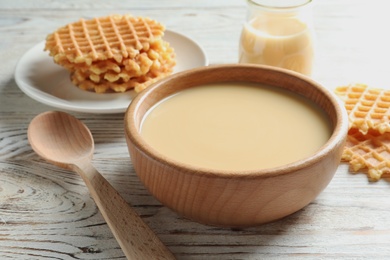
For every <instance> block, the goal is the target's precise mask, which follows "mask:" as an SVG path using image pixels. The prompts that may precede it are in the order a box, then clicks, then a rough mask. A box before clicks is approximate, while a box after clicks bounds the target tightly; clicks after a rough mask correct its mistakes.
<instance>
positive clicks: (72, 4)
mask: <svg viewBox="0 0 390 260" xmlns="http://www.w3.org/2000/svg"><path fill="white" fill-rule="evenodd" d="M314 3H315V5H314V15H315V17H314V23H315V28H316V32H317V64H316V66H315V70H314V75H313V77H314V78H315V79H316V80H318V81H319V82H320V83H321V84H323V85H324V86H326V87H328V88H330V89H333V88H334V87H336V86H337V85H341V84H348V83H350V82H362V83H369V84H371V85H374V86H377V87H385V88H390V77H388V71H389V69H388V68H389V66H388V60H390V48H389V46H390V44H389V41H390V38H389V37H388V36H387V28H386V26H387V25H388V24H390V23H389V20H390V16H389V15H388V8H387V6H388V3H387V1H384V0H373V1H363V0H316V1H314ZM125 12H131V13H133V14H135V15H146V16H150V17H153V18H155V19H158V20H160V21H161V22H163V23H165V24H166V26H167V28H169V29H171V30H175V31H178V32H181V33H184V34H186V35H187V36H189V37H191V38H193V39H195V40H196V41H197V42H199V43H200V44H201V45H202V46H203V47H204V49H205V51H206V53H207V55H208V57H209V61H210V63H211V64H219V63H232V62H236V61H237V58H238V54H237V51H238V38H239V34H240V30H241V27H242V23H243V21H244V20H245V1H243V0H215V1H208V0H207V1H206V0H200V1H189V0H181V1H179V0H164V1H152V0H145V1H135V0H128V1H101V0H99V1H91V0H85V1H76V0H71V1H48V0H37V1H23V0H13V1H8V0H0V36H1V41H0V57H1V58H2V62H1V63H0V259H125V256H124V253H123V251H122V250H121V249H120V246H119V244H118V243H117V242H116V240H115V238H114V237H113V235H112V233H111V231H110V230H109V228H108V226H107V224H106V222H105V221H104V219H103V217H102V215H101V214H100V213H99V210H98V209H97V207H96V205H95V203H94V201H93V200H92V198H91V197H90V195H89V193H88V190H87V188H86V186H85V184H84V182H83V181H82V179H81V178H80V177H79V176H78V175H77V174H74V173H72V172H69V171H67V170H64V169H60V168H58V167H57V166H54V165H51V164H49V163H47V162H46V161H44V160H43V159H41V158H40V157H39V156H38V155H36V154H35V153H34V152H33V151H32V149H31V147H30V146H29V144H28V141H27V127H28V124H29V122H30V121H31V120H32V118H34V117H35V116H36V115H37V114H39V113H41V112H44V111H48V110H52V109H53V108H51V107H49V106H46V105H43V104H40V103H38V102H36V101H34V100H32V99H31V98H29V97H27V96H26V95H25V94H24V93H23V92H21V91H20V90H19V88H18V87H17V85H16V83H15V80H14V77H13V73H14V69H15V66H16V64H17V61H18V59H19V58H20V57H21V56H22V55H23V53H24V52H25V51H27V50H28V49H29V48H31V47H32V46H34V45H35V44H36V43H38V42H41V41H42V40H43V39H44V38H45V36H46V35H47V34H48V33H50V32H52V31H53V30H54V29H55V28H57V27H59V26H62V25H64V24H66V23H68V22H72V21H75V20H77V19H79V18H80V17H87V18H88V17H93V16H100V15H106V14H111V13H125ZM72 115H74V116H76V117H77V118H79V119H81V120H82V121H83V122H84V123H85V124H86V125H87V126H88V127H89V128H90V129H91V132H92V134H93V136H94V139H95V154H94V159H93V164H94V166H95V167H96V168H97V170H98V171H99V172H101V173H102V174H103V175H104V177H105V178H106V179H107V180H108V181H109V182H110V183H111V184H112V185H113V187H114V188H115V189H117V190H118V191H119V193H120V194H121V195H122V196H123V197H124V198H125V200H126V201H127V202H129V203H131V204H132V205H133V206H134V208H135V210H136V211H137V213H138V214H140V215H141V217H142V218H143V220H144V221H145V222H146V223H147V224H148V225H149V226H150V227H151V228H152V230H153V231H154V232H155V233H156V234H157V235H158V236H159V238H160V239H161V240H162V241H163V243H164V244H165V245H167V246H168V248H169V249H170V250H171V251H172V252H173V253H174V255H175V256H176V257H177V258H178V259H285V258H289V259H388V258H389V257H390V228H389V225H390V220H389V217H388V214H389V208H390V200H389V192H390V191H389V179H383V180H380V181H378V182H375V183H370V182H369V181H368V179H367V177H366V176H365V175H364V174H356V175H354V174H350V173H349V172H348V166H347V165H346V164H341V165H340V166H339V168H338V170H337V172H336V175H335V177H334V178H333V180H332V181H331V183H330V185H329V186H328V187H327V188H326V189H325V190H324V191H323V192H322V193H321V194H320V196H319V197H318V198H317V199H316V200H315V201H314V202H313V203H311V204H310V205H308V206H307V207H305V208H304V209H303V210H301V211H299V212H297V213H295V214H293V215H292V216H289V217H288V218H285V219H283V220H280V221H277V222H274V223H270V224H266V225H263V226H259V227H254V228H247V229H240V230H231V229H226V228H215V227H211V226H205V225H202V224H198V223H195V222H192V221H189V220H187V219H184V218H182V217H180V216H178V215H176V214H175V213H173V212H172V211H170V210H169V209H167V208H165V207H163V206H161V204H160V203H158V202H157V201H156V200H155V199H154V198H153V197H152V196H151V195H150V194H149V193H148V192H147V191H146V189H145V188H144V187H143V186H142V184H141V183H140V181H139V179H138V178H137V176H136V175H135V173H134V169H133V166H132V164H131V163H130V162H129V155H128V151H127V147H126V142H125V137H124V130H123V118H124V115H123V114H114V115H96V114H85V113H76V112H74V113H72Z"/></svg>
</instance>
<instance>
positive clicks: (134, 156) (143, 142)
mask: <svg viewBox="0 0 390 260" xmlns="http://www.w3.org/2000/svg"><path fill="white" fill-rule="evenodd" d="M347 131H348V120H347V114H346V111H345V109H344V108H343V105H342V104H341V103H340V101H339V100H338V99H337V97H335V96H334V94H333V93H331V92H330V91H329V90H327V89H326V88H324V87H322V86H321V85H320V84H318V83H316V82H314V81H313V80H311V79H310V78H309V77H307V76H304V75H302V74H300V73H296V72H293V71H290V70H286V69H281V68H276V67H272V66H265V65H253V64H226V65H215V66H208V67H203V68H197V69H192V70H189V71H184V72H181V73H177V74H174V75H172V76H169V77H167V78H166V79H163V80H161V81H158V82H156V83H155V84H153V85H152V86H150V87H149V88H147V89H146V90H144V91H143V92H142V93H141V94H139V95H138V96H137V97H136V98H135V99H134V100H133V101H132V102H131V104H130V106H129V108H128V109H127V111H126V115H125V133H126V141H127V145H128V149H129V154H130V158H131V161H132V164H133V167H134V169H135V172H136V173H137V175H138V177H139V178H140V180H141V182H142V183H143V184H144V185H145V187H146V188H147V189H148V190H149V192H150V193H151V194H152V195H153V196H155V197H156V198H157V199H158V200H159V201H160V202H161V203H162V204H163V205H165V206H167V207H169V208H170V209H172V210H174V211H176V212H177V213H179V214H180V215H182V216H184V217H186V218H189V219H192V220H195V221H198V222H200V223H205V224H209V225H217V226H229V227H243V226H254V225H259V224H262V223H266V222H270V221H274V220H277V219H280V218H283V217H286V216H288V215H290V214H292V213H294V212H296V211H298V210H300V209H302V208H303V207H305V206H306V205H308V204H309V203H310V202H312V201H313V200H314V199H315V198H316V197H317V196H318V195H319V194H320V192H321V191H322V190H323V189H325V187H326V186H327V185H328V183H329V182H330V181H331V179H332V177H333V175H334V173H335V172H336V169H337V167H338V165H339V162H340V158H341V154H342V150H343V146H344V142H345V138H346V135H347Z"/></svg>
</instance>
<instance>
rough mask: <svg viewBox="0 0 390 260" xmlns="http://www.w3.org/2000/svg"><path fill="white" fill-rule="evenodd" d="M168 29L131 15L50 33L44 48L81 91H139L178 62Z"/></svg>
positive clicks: (81, 21) (166, 72)
mask: <svg viewBox="0 0 390 260" xmlns="http://www.w3.org/2000/svg"><path fill="white" fill-rule="evenodd" d="M164 30H165V28H164V26H163V25H161V24H160V23H158V22H157V21H155V20H151V19H149V18H144V17H133V16H130V15H124V16H120V15H112V16H108V17H101V18H94V19H91V20H84V19H81V20H80V21H78V22H75V23H72V24H68V25H66V26H64V27H62V28H59V29H58V30H57V31H55V32H54V33H52V34H49V35H48V36H47V38H46V45H45V50H48V51H49V54H50V56H52V57H53V59H54V61H55V62H56V63H58V64H59V65H61V66H63V67H64V68H66V69H67V70H68V71H69V72H70V75H71V80H72V82H73V83H74V84H75V85H76V86H79V87H80V88H82V89H85V90H89V91H95V92H98V93H105V92H124V91H127V90H129V89H132V88H135V90H136V92H139V91H142V90H143V89H144V88H145V87H147V86H148V85H149V84H151V83H152V82H155V81H156V79H158V78H162V77H165V76H167V75H169V74H171V73H172V71H173V67H174V66H175V64H176V61H175V53H174V50H173V49H172V48H171V47H170V46H169V43H168V42H165V41H164V40H163V39H162V36H163V35H164Z"/></svg>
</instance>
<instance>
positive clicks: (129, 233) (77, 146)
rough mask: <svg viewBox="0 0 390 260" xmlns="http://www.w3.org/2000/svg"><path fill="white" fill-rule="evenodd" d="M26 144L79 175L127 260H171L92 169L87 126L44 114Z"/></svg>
mask: <svg viewBox="0 0 390 260" xmlns="http://www.w3.org/2000/svg"><path fill="white" fill-rule="evenodd" d="M28 140H29V142H30V144H31V147H32V148H33V150H34V151H35V152H36V153H37V154H38V155H40V156H41V157H42V158H44V159H46V160H47V161H49V162H50V163H52V164H55V165H57V166H60V167H62V168H66V169H70V170H73V171H76V172H77V173H78V174H80V176H81V177H82V178H83V180H84V181H85V184H86V186H87V187H88V189H89V191H90V193H91V196H92V198H93V199H94V200H95V203H96V204H97V206H98V207H99V209H100V212H101V213H102V215H103V217H104V219H105V220H106V221H107V223H108V226H109V227H110V229H111V231H112V232H113V234H114V236H115V238H116V239H117V241H118V243H119V245H120V246H121V248H122V250H123V251H124V253H125V255H126V257H127V258H128V259H174V256H173V255H172V253H171V252H170V251H169V250H168V249H167V248H166V247H165V246H164V244H163V243H162V242H161V241H160V240H159V238H158V237H157V236H156V235H155V234H154V233H153V231H152V230H151V229H150V228H149V227H148V226H147V225H146V224H145V223H144V222H143V220H142V219H141V217H140V216H139V215H138V214H137V213H136V212H135V211H134V210H133V209H132V208H131V207H130V206H129V204H128V203H127V202H126V201H125V200H124V199H123V198H122V197H121V196H120V194H119V193H118V192H117V191H116V190H115V189H114V188H113V187H112V186H111V185H110V183H109V182H108V181H107V180H106V179H105V178H104V177H103V176H102V175H101V174H100V173H99V172H98V171H97V170H96V169H95V168H94V167H93V166H92V164H91V160H92V155H93V152H94V141H93V137H92V134H91V132H90V131H89V129H88V128H87V127H86V125H84V124H83V123H82V122H80V121H79V120H78V119H76V118H75V117H73V116H71V115H69V114H67V113H64V112H56V111H52V112H45V113H42V114H40V115H38V116H36V117H35V118H34V119H33V120H32V121H31V123H30V125H29V127H28Z"/></svg>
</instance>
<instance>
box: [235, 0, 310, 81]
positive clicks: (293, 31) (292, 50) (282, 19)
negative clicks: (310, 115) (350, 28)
mask: <svg viewBox="0 0 390 260" xmlns="http://www.w3.org/2000/svg"><path fill="white" fill-rule="evenodd" d="M247 3H248V7H247V8H248V11H247V18H246V22H245V24H244V26H243V29H242V32H241V37H240V42H239V62H240V63H254V64H264V65H271V66H276V67H281V68H285V69H289V70H293V71H296V72H299V73H302V74H305V75H308V76H310V75H311V74H312V69H313V62H314V52H315V48H314V40H315V37H314V28H313V22H312V11H311V9H312V8H311V4H312V3H311V0H248V1H247Z"/></svg>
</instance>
